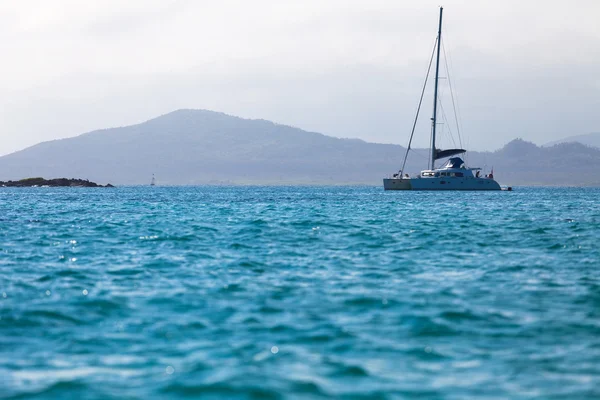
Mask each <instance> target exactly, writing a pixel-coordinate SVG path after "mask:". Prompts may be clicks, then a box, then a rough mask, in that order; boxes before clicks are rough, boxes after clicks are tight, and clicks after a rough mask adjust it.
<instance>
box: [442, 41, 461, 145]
mask: <svg viewBox="0 0 600 400" xmlns="http://www.w3.org/2000/svg"><path fill="white" fill-rule="evenodd" d="M442 49H443V50H444V64H446V75H447V76H448V86H450V97H452V108H453V109H454V121H456V130H457V132H458V143H459V144H460V147H461V148H462V138H461V134H460V127H459V125H458V114H457V113H456V104H455V102H454V90H452V80H451V79H450V69H448V57H447V56H446V46H444V42H443V41H442Z"/></svg>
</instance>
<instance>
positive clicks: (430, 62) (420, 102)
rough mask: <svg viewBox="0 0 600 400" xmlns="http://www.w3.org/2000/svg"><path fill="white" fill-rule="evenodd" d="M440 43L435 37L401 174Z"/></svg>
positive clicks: (401, 171)
mask: <svg viewBox="0 0 600 400" xmlns="http://www.w3.org/2000/svg"><path fill="white" fill-rule="evenodd" d="M437 44H438V38H437V36H436V37H435V43H434V44H433V50H432V51H431V59H430V60H429V66H428V67H427V75H425V83H423V90H422V91H421V98H420V99H419V106H418V107H417V115H416V116H415V122H414V123H413V127H412V131H411V132H410V140H409V141H408V147H407V148H406V154H405V155H404V161H403V162H402V168H401V169H400V171H399V172H400V174H402V173H404V167H405V165H406V158H407V157H408V152H409V151H410V145H411V144H412V140H413V136H414V134H415V128H416V127H417V120H418V119H419V112H420V111H421V104H422V103H423V95H424V94H425V88H426V87H427V80H428V79H429V71H431V64H432V63H433V56H434V55H435V47H436V46H437Z"/></svg>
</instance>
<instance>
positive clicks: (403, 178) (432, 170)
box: [383, 7, 501, 190]
mask: <svg viewBox="0 0 600 400" xmlns="http://www.w3.org/2000/svg"><path fill="white" fill-rule="evenodd" d="M442 12H443V8H441V7H440V21H439V28H438V35H437V39H436V46H435V48H434V53H437V57H436V66H435V87H434V92H433V93H434V94H433V117H432V118H431V148H430V150H431V152H430V154H431V157H430V162H429V169H426V170H424V171H421V173H420V174H419V175H417V176H412V177H411V176H409V175H408V174H405V173H404V167H405V166H406V158H407V157H408V152H409V151H410V145H411V143H412V138H413V134H414V132H415V127H416V123H417V120H416V118H418V116H419V110H420V108H421V102H422V100H423V94H424V92H425V87H426V85H427V79H426V80H425V85H424V87H423V92H422V93H421V101H419V107H418V110H417V117H416V118H415V122H414V124H413V129H412V133H411V136H410V141H409V143H408V147H407V149H406V155H405V157H404V162H403V164H402V168H401V169H400V171H398V172H397V173H395V174H394V175H393V176H391V177H390V178H384V179H383V188H384V190H501V188H500V185H499V184H498V182H496V181H495V180H494V175H493V171H492V172H491V173H490V174H487V175H483V176H481V175H480V174H481V168H468V167H467V166H466V164H465V162H464V161H463V160H462V158H460V157H452V156H456V155H458V154H462V153H465V152H466V150H464V149H448V150H440V149H437V148H436V147H435V146H436V142H435V139H436V126H437V108H438V107H437V106H438V81H439V70H440V47H441V46H440V44H441V40H442ZM431 61H433V54H432V57H431ZM431 61H430V63H429V68H431ZM427 75H429V70H428V73H427ZM448 157H450V158H449V159H448V160H447V161H446V162H445V163H444V164H442V166H441V167H438V168H436V166H435V162H436V161H437V160H440V159H444V158H448Z"/></svg>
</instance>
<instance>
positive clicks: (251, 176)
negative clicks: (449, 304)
mask: <svg viewBox="0 0 600 400" xmlns="http://www.w3.org/2000/svg"><path fill="white" fill-rule="evenodd" d="M404 151H405V149H404V148H403V147H401V146H397V145H391V144H375V143H368V142H364V141H362V140H356V139H338V138H333V137H329V136H325V135H322V134H319V133H314V132H306V131H303V130H300V129H297V128H293V127H290V126H285V125H279V124H275V123H272V122H269V121H264V120H248V119H242V118H237V117H233V116H229V115H226V114H222V113H217V112H212V111H204V110H179V111H175V112H172V113H170V114H166V115H163V116H161V117H158V118H155V119H152V120H150V121H147V122H144V123H142V124H138V125H133V126H127V127H121V128H112V129H105V130H99V131H94V132H89V133H85V134H83V135H80V136H77V137H74V138H69V139H62V140H54V141H50V142H44V143H40V144H37V145H35V146H32V147H29V148H26V149H24V150H22V151H19V152H16V153H12V154H9V155H6V156H3V157H0V180H17V179H22V178H27V177H36V176H43V177H45V178H54V177H66V178H83V179H89V180H93V181H95V182H101V183H113V184H120V185H125V184H149V183H150V180H151V178H152V174H155V175H156V180H157V184H159V185H160V184H169V185H193V184H338V185H344V184H373V185H379V184H381V179H382V178H383V177H384V176H388V175H390V174H391V173H393V172H395V171H397V170H398V168H399V167H400V164H401V162H402V158H403V156H404ZM426 160H427V151H426V150H422V149H421V150H419V149H417V150H414V151H412V152H411V156H410V157H409V161H408V164H407V168H406V171H410V172H418V171H420V170H421V169H425V167H426V165H427V161H426ZM467 161H468V163H469V164H470V165H471V166H481V167H483V166H487V169H488V171H489V169H490V168H491V167H492V166H493V168H494V173H495V175H496V177H497V178H498V180H499V182H500V183H501V184H508V185H528V184H540V185H600V179H599V178H598V177H597V176H596V172H597V171H599V170H600V150H599V149H593V148H590V147H587V146H584V145H581V144H578V143H572V144H561V145H556V146H552V147H537V146H535V145H534V144H532V143H528V142H525V141H522V140H515V141H512V142H510V143H509V144H507V145H506V146H505V147H504V148H503V149H501V150H498V151H496V152H469V153H467Z"/></svg>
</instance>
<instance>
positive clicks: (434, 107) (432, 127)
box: [431, 7, 444, 169]
mask: <svg viewBox="0 0 600 400" xmlns="http://www.w3.org/2000/svg"><path fill="white" fill-rule="evenodd" d="M443 11H444V8H443V7H440V26H439V29H438V38H437V59H436V61H435V89H434V91H433V118H431V121H432V124H431V169H434V168H435V165H434V163H435V127H436V124H437V95H438V78H439V72H440V47H441V44H442V12H443Z"/></svg>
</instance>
